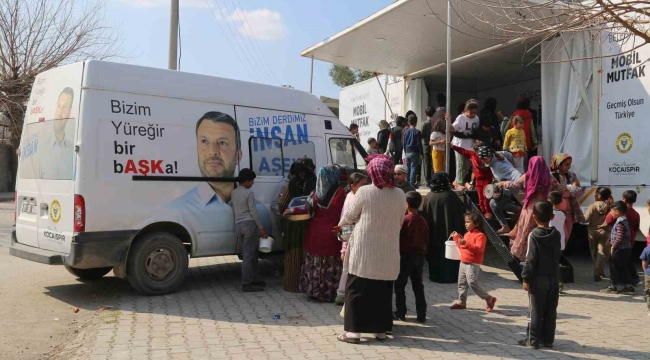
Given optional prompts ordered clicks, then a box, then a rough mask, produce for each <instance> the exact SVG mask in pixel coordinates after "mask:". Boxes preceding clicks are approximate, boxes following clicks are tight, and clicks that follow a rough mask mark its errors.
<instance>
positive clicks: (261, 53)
mask: <svg viewBox="0 0 650 360" xmlns="http://www.w3.org/2000/svg"><path fill="white" fill-rule="evenodd" d="M230 1H233V0H230ZM237 3H238V4H239V7H240V8H241V9H243V8H244V7H243V6H242V4H241V1H240V0H237ZM233 6H234V3H233ZM242 12H243V13H244V20H245V21H246V24H247V25H248V29H250V33H251V39H253V41H252V42H253V44H254V45H256V46H257V50H258V52H259V54H260V57H261V58H262V59H263V61H264V65H266V68H267V69H268V71H269V73H270V74H271V76H272V77H273V80H275V82H276V83H277V84H280V81H278V78H277V77H276V76H275V72H274V71H273V69H271V66H269V63H268V62H267V61H266V59H265V58H264V52H263V51H262V48H261V47H260V44H259V42H258V41H257V37H256V36H255V35H256V34H255V33H254V31H253V27H252V26H251V23H250V22H249V21H248V16H247V15H246V12H245V11H242ZM244 28H246V27H244Z"/></svg>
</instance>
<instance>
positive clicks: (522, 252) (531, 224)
mask: <svg viewBox="0 0 650 360" xmlns="http://www.w3.org/2000/svg"><path fill="white" fill-rule="evenodd" d="M501 185H502V186H505V187H506V188H520V189H524V190H525V191H526V196H525V197H524V201H523V204H522V205H523V209H522V210H521V214H520V215H519V219H518V220H517V225H515V228H514V229H513V230H512V231H511V232H510V233H509V234H508V236H509V237H510V239H511V240H510V252H511V253H512V255H514V256H515V257H516V258H518V259H519V261H526V250H527V249H528V235H530V233H531V232H532V231H533V229H535V227H536V226H537V224H536V223H535V220H533V206H534V205H535V203H536V202H538V201H546V200H548V193H549V192H551V191H557V190H558V188H559V185H558V182H557V181H555V179H553V178H552V177H551V172H550V171H549V169H548V166H546V161H544V158H543V157H541V156H533V157H532V158H531V159H530V162H529V163H528V171H526V174H524V175H522V176H521V177H520V178H519V180H517V181H505V182H502V183H501Z"/></svg>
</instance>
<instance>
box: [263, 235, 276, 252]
mask: <svg viewBox="0 0 650 360" xmlns="http://www.w3.org/2000/svg"><path fill="white" fill-rule="evenodd" d="M271 249H273V238H272V237H270V236H269V237H267V238H263V239H260V252H263V253H270V252H271Z"/></svg>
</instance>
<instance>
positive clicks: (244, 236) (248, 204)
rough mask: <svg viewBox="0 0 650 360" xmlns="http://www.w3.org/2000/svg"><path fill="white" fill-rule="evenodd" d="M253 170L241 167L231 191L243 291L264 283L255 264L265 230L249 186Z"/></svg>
mask: <svg viewBox="0 0 650 360" xmlns="http://www.w3.org/2000/svg"><path fill="white" fill-rule="evenodd" d="M256 177H257V176H256V175H255V172H254V171H253V170H251V169H241V171H240V172H239V178H238V180H239V187H237V188H236V189H235V190H234V191H233V192H232V206H233V208H234V210H235V233H236V234H237V240H238V241H239V242H241V243H242V244H243V252H244V262H243V264H242V267H241V283H242V286H241V287H242V291H243V292H257V291H263V290H264V286H266V283H265V282H264V281H262V280H260V279H259V269H258V266H257V262H258V254H257V249H258V248H259V246H260V236H262V237H263V238H266V230H265V229H264V225H262V220H260V217H259V215H258V214H257V207H256V206H255V194H254V193H253V190H251V187H252V186H253V184H254V183H255V178H256Z"/></svg>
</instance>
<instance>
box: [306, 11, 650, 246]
mask: <svg viewBox="0 0 650 360" xmlns="http://www.w3.org/2000/svg"><path fill="white" fill-rule="evenodd" d="M447 3H448V2H447V1H435V0H434V1H431V0H429V1H427V0H400V1H397V2H394V3H393V4H391V5H389V6H387V7H386V8H384V9H382V10H380V11H378V12H377V13H375V14H372V15H370V16H368V17H367V18H365V19H363V20H361V21H359V22H358V23H356V24H354V25H352V26H350V27H349V28H347V29H345V30H343V31H341V32H339V33H337V34H335V35H333V36H331V37H329V38H327V39H326V40H324V41H322V42H320V43H318V44H315V45H314V46H312V47H310V48H308V49H306V50H304V51H303V52H302V55H303V56H305V57H309V58H314V59H318V60H322V61H327V62H331V63H336V64H341V65H347V66H350V67H353V68H356V69H362V70H367V71H374V72H377V73H380V74H385V75H382V76H380V78H379V79H380V81H377V79H371V80H367V81H365V82H362V83H358V84H355V85H352V86H350V87H346V88H344V89H342V90H341V94H340V99H339V101H340V106H339V117H340V119H341V121H342V122H343V123H344V124H346V125H347V124H349V123H351V122H355V123H358V124H359V127H360V133H361V134H362V136H366V137H371V136H372V137H376V134H377V132H378V131H379V127H378V125H377V123H378V122H379V121H380V120H383V119H386V120H389V118H388V116H389V115H388V114H390V115H393V116H394V115H395V114H398V115H404V114H405V112H406V111H407V110H414V111H415V112H416V113H417V115H418V117H419V118H420V124H421V123H422V120H423V119H424V109H425V108H426V106H429V105H430V106H435V95H436V94H437V93H445V87H446V31H447V25H446V23H445V21H444V20H445V19H441V18H440V14H446V12H447ZM452 3H453V5H454V6H455V8H456V9H458V8H459V7H462V10H463V12H464V13H466V14H469V13H474V14H481V13H485V14H489V13H490V10H487V9H483V8H481V5H480V4H476V3H472V2H466V1H464V2H462V4H461V3H460V2H459V1H455V0H452ZM468 16H469V15H468ZM452 20H453V24H454V25H453V31H452V51H451V54H452V61H451V76H452V81H451V107H452V109H450V110H451V113H452V114H455V112H456V111H455V109H456V107H457V105H458V104H459V103H464V102H465V101H466V100H467V99H470V98H474V99H478V100H479V103H480V104H481V105H482V102H483V101H484V100H485V99H486V98H488V97H493V98H495V99H496V100H497V103H498V106H497V110H502V111H503V112H504V113H505V114H506V115H507V114H510V113H512V112H513V111H514V110H515V104H516V101H517V100H518V99H519V98H520V97H522V96H526V97H528V98H529V99H530V100H531V107H532V109H533V110H535V111H536V112H537V115H538V118H539V119H540V120H541V122H540V125H541V126H540V128H541V130H539V135H541V138H542V141H541V143H540V150H539V151H540V155H543V156H544V158H545V159H546V161H547V163H549V164H550V159H551V157H552V156H553V154H555V153H558V152H563V153H568V154H570V155H571V156H572V157H573V168H572V170H571V171H573V172H576V173H577V174H578V177H579V179H580V181H581V183H582V185H583V186H585V188H584V191H583V195H582V197H581V199H580V203H581V206H582V207H583V209H586V207H587V206H589V204H591V203H592V202H593V194H594V192H595V190H596V187H597V186H609V187H611V188H612V191H613V196H614V198H615V199H616V200H619V199H620V198H621V195H622V193H623V191H625V190H635V191H636V192H637V193H638V194H639V196H638V200H637V208H638V209H637V211H638V212H639V214H641V231H642V233H643V234H639V238H638V239H637V240H642V238H641V237H642V236H644V235H647V230H648V227H649V226H650V216H649V215H648V212H647V211H646V202H647V201H648V200H649V199H650V191H649V190H648V188H647V183H648V180H649V179H650V162H649V161H648V157H647V156H648V154H650V136H648V134H649V133H650V96H649V95H648V89H650V68H647V69H646V66H647V65H648V60H650V46H647V45H646V46H643V47H641V48H639V49H637V50H636V51H634V52H631V53H626V54H621V53H622V52H625V51H626V50H629V49H632V48H633V47H634V44H639V41H636V42H635V39H634V37H632V38H628V39H621V38H620V35H614V34H607V33H606V32H602V33H593V34H590V33H587V32H581V33H564V34H562V35H560V36H557V37H554V38H552V39H550V40H547V41H544V42H543V43H542V45H541V46H535V45H536V44H537V43H538V42H539V41H541V40H542V38H541V36H540V37H539V38H537V39H529V40H528V41H526V42H524V41H511V42H507V43H502V42H500V41H498V40H489V39H485V34H490V31H491V29H489V24H485V23H481V22H474V23H472V26H469V24H467V23H465V22H464V20H463V19H461V18H459V12H455V13H454V14H453V19H452ZM361 44H362V45H361ZM577 59H584V60H577ZM384 76H387V78H389V79H391V80H389V81H387V80H385V77H384ZM395 99H398V100H400V101H394V100H395ZM391 103H393V106H390V105H391ZM395 105H397V106H395ZM371 108H374V109H373V110H366V109H371ZM355 109H356V111H355ZM358 109H362V110H364V113H363V114H361V113H360V112H359V110H358ZM364 141H365V139H364V138H363V137H362V139H361V142H362V143H364ZM643 240H645V239H643ZM643 244H645V241H639V246H641V245H643Z"/></svg>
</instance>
